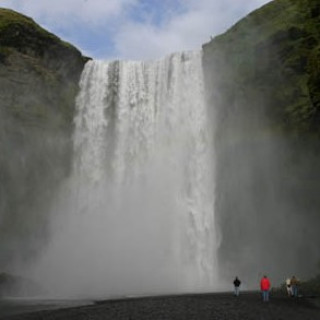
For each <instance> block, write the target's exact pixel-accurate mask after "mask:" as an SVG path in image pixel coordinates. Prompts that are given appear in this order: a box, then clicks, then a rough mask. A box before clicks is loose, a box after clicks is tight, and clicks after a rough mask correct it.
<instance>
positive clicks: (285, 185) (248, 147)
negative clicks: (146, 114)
mask: <svg viewBox="0 0 320 320" xmlns="http://www.w3.org/2000/svg"><path fill="white" fill-rule="evenodd" d="M203 49H204V60H203V63H204V70H205V77H206V83H207V92H208V93H209V94H208V95H209V96H208V100H209V103H210V104H211V106H212V107H213V109H214V110H215V111H214V112H213V113H214V119H215V120H214V123H215V131H216V155H217V168H216V175H217V199H216V212H217V215H218V216H217V219H218V221H219V224H220V226H221V231H220V232H221V246H220V253H219V255H220V262H221V265H223V266H224V269H223V270H224V272H225V274H226V275H227V276H228V277H231V276H232V277H233V276H234V275H235V274H239V273H241V272H242V273H243V274H244V277H245V278H246V280H247V281H248V282H250V281H251V282H252V280H253V281H257V277H258V275H259V274H260V275H261V274H262V273H263V272H268V273H269V274H270V275H271V276H272V275H276V274H277V275H278V276H279V275H280V279H277V280H281V276H282V277H283V279H284V277H286V275H290V274H294V273H298V274H300V275H301V276H308V275H310V274H312V273H313V272H314V271H315V269H316V264H317V262H318V261H319V260H320V254H319V250H318V249H317V244H318V243H319V240H320V234H319V226H320V214H319V212H320V198H319V194H318V192H319V190H320V182H319V181H320V169H319V165H318V164H319V162H320V140H319V138H320V6H319V2H318V1H317V0H275V1H272V2H270V3H269V4H267V5H265V6H264V7H262V8H261V9H259V10H256V11H255V12H253V13H251V14H249V15H248V16H247V17H245V18H244V19H243V20H241V21H240V22H238V23H237V24H236V25H234V26H233V27H232V28H231V29H230V30H228V31H227V32H226V33H225V34H223V35H221V36H218V37H216V38H215V39H213V41H211V42H210V43H207V44H205V45H204V47H203ZM239 276H240V274H239Z"/></svg>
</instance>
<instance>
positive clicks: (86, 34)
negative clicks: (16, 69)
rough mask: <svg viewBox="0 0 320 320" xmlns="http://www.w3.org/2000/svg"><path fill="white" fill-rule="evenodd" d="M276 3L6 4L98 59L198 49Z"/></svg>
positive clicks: (38, 0) (42, 0) (55, 0)
mask: <svg viewBox="0 0 320 320" xmlns="http://www.w3.org/2000/svg"><path fill="white" fill-rule="evenodd" d="M267 2H270V0H0V7H4V8H10V9H13V10H16V11H18V12H20V13H23V14H25V15H27V16H29V17H31V18H33V19H34V20H35V21H36V22H37V23H39V24H40V25H41V26H42V27H44V28H45V29H47V30H49V31H50V32H52V33H54V34H55V35H57V36H58V37H60V38H61V39H63V40H65V41H68V42H70V43H71V44H73V45H74V46H76V47H77V48H78V49H79V50H80V51H81V52H82V53H83V54H84V55H87V56H89V57H92V58H95V59H103V60H113V59H126V60H128V59H130V60H150V59H159V58H161V57H163V56H165V55H167V54H170V53H173V52H177V51H184V50H197V49H200V48H201V45H202V44H204V43H206V42H208V41H210V38H211V37H214V36H215V35H218V34H220V33H223V32H224V31H226V30H227V29H228V28H230V27H231V26H232V25H233V24H234V23H236V22H237V21H238V20H239V19H241V18H242V17H244V16H245V15H246V14H248V13H249V12H251V11H253V10H255V9H257V8H259V7H260V6H262V5H263V4H265V3H267Z"/></svg>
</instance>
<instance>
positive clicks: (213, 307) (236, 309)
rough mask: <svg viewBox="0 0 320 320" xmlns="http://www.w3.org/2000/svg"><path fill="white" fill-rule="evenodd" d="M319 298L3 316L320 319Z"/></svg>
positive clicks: (137, 303)
mask: <svg viewBox="0 0 320 320" xmlns="http://www.w3.org/2000/svg"><path fill="white" fill-rule="evenodd" d="M317 301H318V300H317V299H310V298H288V297H285V296H281V295H279V296H272V297H271V299H270V301H269V302H267V303H266V302H262V301H261V297H260V294H259V293H243V294H242V295H240V297H234V296H233V295H232V294H231V293H213V294H195V295H175V296H160V297H145V298H130V299H119V300H109V301H98V302H96V303H95V304H93V305H88V306H81V307H75V308H66V309H60V310H46V311H37V312H28V313H24V314H20V315H14V316H8V315H3V314H2V316H1V311H0V319H1V320H2V319H8V320H22V319H23V320H42V319H43V320H58V319H59V320H82V319H89V320H104V319H105V320H109V319H110V320H111V319H112V320H160V319H161V320H206V319H208V320H209V319H210V320H251V319H252V320H320V308H319V306H317V304H316V302H317Z"/></svg>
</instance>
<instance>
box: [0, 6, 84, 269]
mask: <svg viewBox="0 0 320 320" xmlns="http://www.w3.org/2000/svg"><path fill="white" fill-rule="evenodd" d="M85 62H86V58H84V57H83V56H82V55H81V53H80V52H79V51H78V50H77V49H76V48H74V47H73V46H71V45H70V44H68V43H66V42H63V41H61V40H60V39H59V38H57V37H56V36H54V35H53V34H51V33H49V32H47V31H46V30H44V29H42V28H41V27H40V26H39V25H37V24H36V23H35V22H34V21H33V20H32V19H30V18H28V17H25V16H23V15H21V14H18V13H16V12H14V11H11V10H7V9H0V150H1V152H0V219H1V220H0V251H1V257H0V268H2V269H5V268H6V267H7V266H8V265H9V264H11V263H12V262H13V261H14V260H20V259H24V258H32V254H33V253H34V252H36V251H37V250H38V248H39V246H41V243H43V241H39V239H43V235H44V234H46V230H45V226H46V219H47V218H48V215H47V212H46V211H45V210H44V208H45V207H47V205H48V203H50V200H51V197H52V194H53V192H54V190H55V189H56V188H57V186H58V185H59V183H60V182H61V181H62V179H63V178H64V177H65V176H66V175H67V172H68V170H69V165H70V152H71V151H72V145H71V139H70V138H71V133H72V118H73V113H74V99H75V95H76V93H77V90H78V80H79V77H80V74H81V71H82V69H83V66H84V63H85Z"/></svg>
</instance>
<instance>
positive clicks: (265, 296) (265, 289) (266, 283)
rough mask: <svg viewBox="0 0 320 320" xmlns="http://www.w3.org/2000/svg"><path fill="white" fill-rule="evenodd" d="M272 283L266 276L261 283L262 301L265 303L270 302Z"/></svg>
mask: <svg viewBox="0 0 320 320" xmlns="http://www.w3.org/2000/svg"><path fill="white" fill-rule="evenodd" d="M270 287H271V283H270V280H269V279H268V277H267V276H266V275H265V276H263V278H262V279H261V281H260V289H261V292H262V300H263V301H264V302H267V301H269V291H270Z"/></svg>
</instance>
